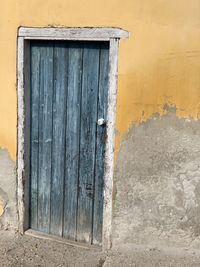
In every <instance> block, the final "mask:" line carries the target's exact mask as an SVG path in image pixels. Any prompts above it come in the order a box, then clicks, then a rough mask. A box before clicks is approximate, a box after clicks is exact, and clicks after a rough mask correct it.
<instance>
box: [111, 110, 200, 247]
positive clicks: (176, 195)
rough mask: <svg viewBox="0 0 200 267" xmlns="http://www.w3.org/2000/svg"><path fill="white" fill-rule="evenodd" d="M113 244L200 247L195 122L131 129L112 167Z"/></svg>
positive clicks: (156, 122)
mask: <svg viewBox="0 0 200 267" xmlns="http://www.w3.org/2000/svg"><path fill="white" fill-rule="evenodd" d="M115 185H116V190H115V191H116V192H115V201H114V218H113V242H114V245H116V244H118V243H130V242H131V243H132V242H133V243H137V244H150V245H156V246H157V245H163V246H166V245H173V246H183V247H184V246H194V247H200V121H198V120H196V121H195V120H193V119H178V118H177V117H176V111H175V110H172V109H171V110H170V111H169V113H167V114H166V115H165V116H163V117H159V116H154V117H153V118H152V119H150V120H148V121H147V122H144V123H142V124H140V125H138V126H136V127H132V128H131V129H130V131H129V133H128V134H127V135H126V137H125V138H124V140H123V142H122V144H121V149H120V152H119V155H118V159H117V164H116V170H115Z"/></svg>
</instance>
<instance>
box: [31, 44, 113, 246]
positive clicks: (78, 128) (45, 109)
mask: <svg viewBox="0 0 200 267" xmlns="http://www.w3.org/2000/svg"><path fill="white" fill-rule="evenodd" d="M108 51H109V44H108V43H105V42H64V41H43V42H42V41H32V42H31V81H30V85H31V140H30V147H31V158H30V174H31V182H30V187H31V188H30V199H31V201H30V210H31V212H30V227H31V228H32V229H34V230H39V231H41V232H45V233H51V234H54V235H57V236H61V237H66V238H69V239H71V240H77V241H82V242H87V243H93V244H99V243H101V240H102V216H103V177H104V151H105V138H106V126H105V125H102V126H98V125H97V123H96V122H97V119H98V118H99V117H103V118H105V119H106V110H107V91H108V72H109V70H108V58H109V52H108Z"/></svg>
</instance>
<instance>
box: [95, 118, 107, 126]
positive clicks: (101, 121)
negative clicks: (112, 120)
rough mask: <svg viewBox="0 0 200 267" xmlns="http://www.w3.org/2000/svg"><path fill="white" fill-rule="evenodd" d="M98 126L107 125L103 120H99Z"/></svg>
mask: <svg viewBox="0 0 200 267" xmlns="http://www.w3.org/2000/svg"><path fill="white" fill-rule="evenodd" d="M97 124H98V125H99V126H101V125H104V124H106V121H105V120H104V119H103V118H100V119H98V120H97Z"/></svg>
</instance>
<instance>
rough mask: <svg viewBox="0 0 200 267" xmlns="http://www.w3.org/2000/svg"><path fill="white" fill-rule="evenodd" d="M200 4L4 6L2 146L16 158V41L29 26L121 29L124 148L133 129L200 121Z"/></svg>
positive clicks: (93, 1) (116, 0)
mask: <svg viewBox="0 0 200 267" xmlns="http://www.w3.org/2000/svg"><path fill="white" fill-rule="evenodd" d="M199 10H200V1H199V0H190V1H183V0H173V1H167V0H145V1H141V0H135V1H132V0H124V1H120V0H109V1H107V0H101V1H100V0H87V1H75V0H66V1H63V0H50V1H39V0H29V1H25V0H3V1H1V16H0V25H1V26H0V58H1V60H0V85H1V87H0V122H1V123H0V146H1V147H5V148H7V149H8V150H9V152H10V154H11V156H12V158H13V159H15V155H16V122H17V112H16V110H17V95H16V34H17V28H18V27H19V26H20V25H23V26H40V27H42V26H48V25H54V26H116V27H122V28H124V29H126V30H128V31H129V32H130V39H129V40H125V41H121V44H120V57H119V83H118V84H119V90H118V104H117V131H118V133H119V134H118V136H117V140H116V142H117V147H118V148H119V145H120V141H121V138H122V137H123V135H124V134H125V133H126V132H127V131H128V129H129V127H130V125H132V124H134V123H136V124H137V123H140V122H141V121H145V120H148V119H149V118H150V117H151V116H152V114H154V113H156V112H157V113H159V114H160V115H163V114H164V112H165V111H164V110H163V107H164V105H165V104H173V105H175V106H176V108H177V116H178V117H191V118H194V119H199V117H200V75H199V74H200V73H199V72H200V17H199Z"/></svg>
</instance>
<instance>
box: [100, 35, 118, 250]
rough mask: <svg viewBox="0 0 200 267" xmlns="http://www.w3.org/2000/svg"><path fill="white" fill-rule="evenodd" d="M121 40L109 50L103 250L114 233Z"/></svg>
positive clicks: (114, 43) (111, 43) (115, 42)
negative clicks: (115, 149)
mask: <svg viewBox="0 0 200 267" xmlns="http://www.w3.org/2000/svg"><path fill="white" fill-rule="evenodd" d="M118 46H119V39H115V38H113V39H111V40H110V49H109V87H108V110H107V125H106V128H107V140H106V150H105V174H104V207H103V242H102V246H103V249H104V250H105V249H109V248H110V247H111V232H112V188H113V163H114V142H115V114H116V100H117V73H118V70H117V66H118Z"/></svg>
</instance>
